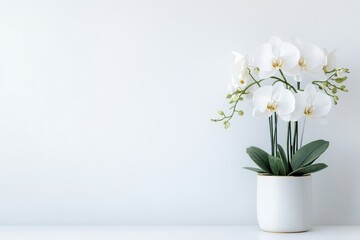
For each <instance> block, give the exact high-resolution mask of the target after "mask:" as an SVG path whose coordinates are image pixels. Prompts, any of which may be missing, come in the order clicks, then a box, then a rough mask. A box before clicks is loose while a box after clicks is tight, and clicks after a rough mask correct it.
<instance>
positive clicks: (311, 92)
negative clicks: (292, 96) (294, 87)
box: [304, 84, 316, 104]
mask: <svg viewBox="0 0 360 240" xmlns="http://www.w3.org/2000/svg"><path fill="white" fill-rule="evenodd" d="M304 92H305V94H306V101H307V104H312V103H313V102H314V100H315V98H316V89H315V87H314V85H312V84H308V85H307V86H306V87H305V90H304Z"/></svg>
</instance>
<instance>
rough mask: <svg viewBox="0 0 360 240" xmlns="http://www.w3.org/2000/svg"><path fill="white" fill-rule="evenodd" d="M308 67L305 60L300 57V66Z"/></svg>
mask: <svg viewBox="0 0 360 240" xmlns="http://www.w3.org/2000/svg"><path fill="white" fill-rule="evenodd" d="M306 65H307V62H306V60H305V58H303V57H300V59H299V66H300V67H301V68H305V67H306Z"/></svg>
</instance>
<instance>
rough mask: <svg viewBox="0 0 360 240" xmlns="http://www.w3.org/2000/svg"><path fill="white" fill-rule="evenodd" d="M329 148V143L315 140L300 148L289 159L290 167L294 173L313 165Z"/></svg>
mask: <svg viewBox="0 0 360 240" xmlns="http://www.w3.org/2000/svg"><path fill="white" fill-rule="evenodd" d="M328 147H329V142H328V141H324V140H316V141H314V142H311V143H308V144H306V145H305V146H303V147H302V148H300V149H299V150H298V151H297V152H296V153H295V154H294V156H293V157H292V159H291V167H292V169H293V170H294V171H295V170H297V169H299V168H301V167H304V166H306V165H309V164H311V163H313V162H314V161H315V160H316V159H317V158H318V157H319V156H320V155H321V154H323V153H324V152H325V150H326V149H327V148H328Z"/></svg>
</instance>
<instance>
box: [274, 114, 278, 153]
mask: <svg viewBox="0 0 360 240" xmlns="http://www.w3.org/2000/svg"><path fill="white" fill-rule="evenodd" d="M274 120H275V123H274V128H275V131H274V156H275V155H276V153H277V148H278V147H277V144H278V140H277V137H278V134H277V125H278V117H277V114H276V112H275V113H274Z"/></svg>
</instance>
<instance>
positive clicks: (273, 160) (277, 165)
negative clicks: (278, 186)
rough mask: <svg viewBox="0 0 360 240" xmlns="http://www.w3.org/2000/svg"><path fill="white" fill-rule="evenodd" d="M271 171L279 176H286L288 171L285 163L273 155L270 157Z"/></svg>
mask: <svg viewBox="0 0 360 240" xmlns="http://www.w3.org/2000/svg"><path fill="white" fill-rule="evenodd" d="M268 159H269V163H270V168H271V171H272V173H273V174H274V175H277V176H286V170H285V166H284V163H283V161H282V160H281V159H280V158H278V157H274V156H272V155H270V154H269V155H268Z"/></svg>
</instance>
